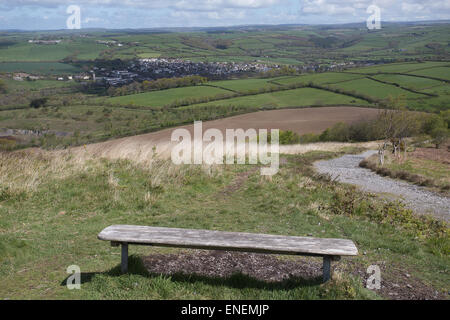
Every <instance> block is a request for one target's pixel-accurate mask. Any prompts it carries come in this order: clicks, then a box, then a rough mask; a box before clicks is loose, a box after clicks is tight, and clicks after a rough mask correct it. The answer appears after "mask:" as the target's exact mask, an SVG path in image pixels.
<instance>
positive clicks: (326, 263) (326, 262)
mask: <svg viewBox="0 0 450 320" xmlns="http://www.w3.org/2000/svg"><path fill="white" fill-rule="evenodd" d="M330 279H331V257H330V256H323V282H324V283H325V282H327V281H328V280H330Z"/></svg>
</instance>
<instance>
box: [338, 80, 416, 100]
mask: <svg viewBox="0 0 450 320" xmlns="http://www.w3.org/2000/svg"><path fill="white" fill-rule="evenodd" d="M333 86H334V87H337V88H341V89H344V90H348V91H354V92H357V93H359V94H364V95H367V96H370V97H372V98H375V99H386V98H387V97H388V96H389V95H392V96H395V97H397V96H404V97H405V98H406V99H417V98H421V97H425V96H424V95H421V94H417V93H413V92H410V91H406V90H403V89H401V88H398V87H396V86H393V85H387V84H384V83H380V82H377V81H374V80H371V79H367V78H365V79H357V80H352V81H347V82H342V83H337V84H334V85H333Z"/></svg>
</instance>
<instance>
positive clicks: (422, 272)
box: [0, 152, 450, 299]
mask: <svg viewBox="0 0 450 320" xmlns="http://www.w3.org/2000/svg"><path fill="white" fill-rule="evenodd" d="M336 155H338V153H330V152H328V153H327V152H313V153H308V154H305V155H302V156H287V160H288V163H287V164H286V165H285V166H284V167H283V168H281V171H280V173H279V174H278V175H276V176H274V177H273V178H272V179H269V180H268V179H266V178H263V177H261V176H259V174H258V173H255V174H251V175H250V176H249V178H248V179H247V180H245V181H243V183H242V186H241V187H240V188H238V189H237V190H234V192H232V193H228V194H227V195H226V196H223V195H222V194H223V191H224V190H225V189H226V188H227V186H229V185H230V184H232V183H233V181H234V180H235V179H236V177H237V176H238V175H239V174H241V173H243V172H246V171H248V170H249V169H250V168H249V167H248V166H233V165H232V166H226V167H200V166H190V167H184V166H181V167H175V166H173V165H172V164H169V163H167V162H164V161H159V160H155V159H153V160H152V159H150V160H149V161H146V162H144V163H133V162H130V161H109V160H104V159H90V158H89V157H88V158H87V159H83V158H74V156H73V155H71V154H70V152H68V153H67V152H57V153H38V154H21V153H16V154H5V153H2V154H0V157H1V163H2V166H1V167H0V185H1V188H2V189H1V190H2V193H1V197H0V230H1V231H2V232H1V236H0V237H1V241H0V243H1V246H0V253H1V254H0V277H1V279H2V286H1V287H0V298H9V299H19V298H21V299H23V298H25V299H30V298H31V299H32V298H37V299H374V298H379V296H377V294H376V293H375V292H371V291H368V290H367V289H364V288H363V285H362V280H361V279H359V278H358V277H356V276H352V275H350V274H349V273H348V272H343V273H338V275H337V277H336V278H334V280H333V281H332V282H330V283H328V284H325V285H322V284H320V282H319V281H315V280H307V279H301V278H300V279H297V278H292V279H289V280H286V281H283V282H280V283H276V284H271V283H267V282H261V281H257V280H255V279H252V278H249V277H248V276H245V275H240V274H236V275H233V276H231V277H229V278H209V277H202V276H195V275H180V274H177V275H155V274H148V273H147V272H146V270H145V269H144V268H143V267H142V262H141V257H143V256H146V255H149V254H154V253H161V254H167V253H177V252H178V250H175V249H162V248H151V247H138V246H135V247H134V246H132V247H131V251H130V253H131V254H132V255H134V257H133V258H132V259H131V267H130V270H131V273H130V274H127V275H119V274H118V264H119V260H120V255H119V250H120V249H118V248H113V247H110V246H109V244H107V243H104V242H101V241H98V240H97V239H96V235H97V234H98V232H99V231H101V230H102V229H103V228H104V227H106V226H108V225H112V224H137V225H153V226H165V227H182V228H200V229H203V228H205V229H211V230H224V231H242V232H257V233H273V234H283V235H298V236H302V235H303V236H306V235H313V236H317V237H331V238H334V237H338V238H351V239H352V240H354V241H355V243H356V244H357V246H358V249H359V250H360V252H365V253H366V254H365V255H360V256H358V257H355V258H351V259H344V260H343V261H341V262H340V263H339V266H341V267H343V268H344V267H350V266H351V265H354V264H356V265H360V266H361V268H362V269H366V268H367V266H369V265H371V264H376V263H378V261H381V260H382V261H385V264H386V266H387V270H386V271H384V272H385V273H386V274H383V275H382V276H383V277H384V276H387V275H388V274H389V273H390V272H391V271H390V270H391V269H390V268H391V266H392V268H394V266H395V265H396V264H398V263H401V264H402V270H403V271H404V272H408V273H410V274H411V275H412V276H413V277H416V278H418V279H420V280H421V281H422V282H424V283H426V284H427V285H432V286H434V288H436V289H437V290H439V291H442V292H447V289H448V283H449V280H450V279H449V277H448V275H447V274H446V273H445V270H446V268H447V267H448V262H449V260H448V251H446V250H447V249H445V247H442V246H441V242H436V241H434V240H433V239H436V235H437V234H438V231H437V230H441V229H436V228H435V227H431V225H429V224H427V223H425V222H420V224H418V225H417V226H416V225H415V224H411V223H410V221H413V222H415V223H416V222H417V223H419V221H418V220H417V219H415V218H414V217H411V216H409V215H408V214H409V213H408V212H406V213H404V212H403V211H401V209H395V210H397V211H395V210H394V209H392V208H397V207H396V206H395V205H391V207H390V208H391V209H390V210H391V211H392V210H394V211H393V212H397V213H396V214H402V216H397V215H394V216H392V215H386V214H387V212H391V211H386V210H385V209H383V205H381V204H380V203H379V202H378V200H376V199H373V198H370V197H367V196H364V195H362V194H360V193H359V192H357V191H355V190H353V189H352V188H350V187H346V186H340V185H336V184H334V183H332V182H327V181H326V180H322V179H319V178H317V177H315V176H314V175H312V171H311V167H310V164H311V162H312V161H315V160H318V159H323V158H329V157H333V156H336ZM12 168H14V169H12ZM349 192H350V193H351V194H353V196H352V197H350V198H349V199H350V202H352V207H351V209H349V208H350V207H348V203H349V201H342V199H341V196H340V194H347V193H349ZM336 209H339V210H336ZM392 217H394V218H392ZM400 217H407V219H408V220H405V218H400ZM392 219H393V220H392ZM416 220H417V221H416ZM402 221H408V222H402ZM411 225H412V226H415V227H410V226H411ZM418 230H420V232H419V233H418ZM433 241H434V242H433ZM446 241H447V240H446ZM439 248H443V249H439ZM294 259H297V258H294ZM311 259H312V261H314V258H311ZM73 264H75V265H78V266H80V267H81V271H82V273H83V277H82V279H83V283H82V289H81V290H73V291H69V290H67V288H66V287H65V286H64V284H65V279H66V278H67V277H68V274H66V268H67V267H68V266H69V265H73Z"/></svg>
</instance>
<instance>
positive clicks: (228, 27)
mask: <svg viewBox="0 0 450 320" xmlns="http://www.w3.org/2000/svg"><path fill="white" fill-rule="evenodd" d="M447 23H450V19H442V20H417V21H381V24H382V28H381V29H383V27H384V26H385V25H386V24H387V25H394V24H417V25H425V24H447ZM350 25H361V26H362V27H365V26H366V21H355V22H347V23H307V24H306V23H305V24H296V23H294V24H286V23H285V24H236V25H228V26H227V25H214V26H209V27H201V26H191V27H136V28H133V27H124V28H102V27H92V28H81V29H67V28H60V29H2V28H0V32H24V33H26V32H62V31H66V32H83V31H128V30H129V31H141V30H142V31H152V30H166V31H167V32H169V31H171V30H176V32H183V31H182V30H177V29H186V31H185V32H192V31H193V30H200V31H201V30H208V29H234V28H237V29H242V28H253V27H255V28H265V27H266V28H271V27H320V26H350Z"/></svg>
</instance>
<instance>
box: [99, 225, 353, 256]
mask: <svg viewBox="0 0 450 320" xmlns="http://www.w3.org/2000/svg"><path fill="white" fill-rule="evenodd" d="M98 238H99V239H100V240H105V241H112V242H121V243H129V244H146V245H155V246H167V247H181V248H194V249H211V250H228V251H246V252H261V253H279V254H309V255H318V256H328V255H330V256H354V255H357V254H358V249H357V248H356V246H355V244H354V243H353V241H351V240H344V239H320V238H309V237H287V236H279V235H267V234H254V233H241V232H222V231H210V230H192V229H177V228H159V227H147V226H129V225H116V226H110V227H108V228H106V229H104V230H103V231H102V232H100V234H99V235H98Z"/></svg>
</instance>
